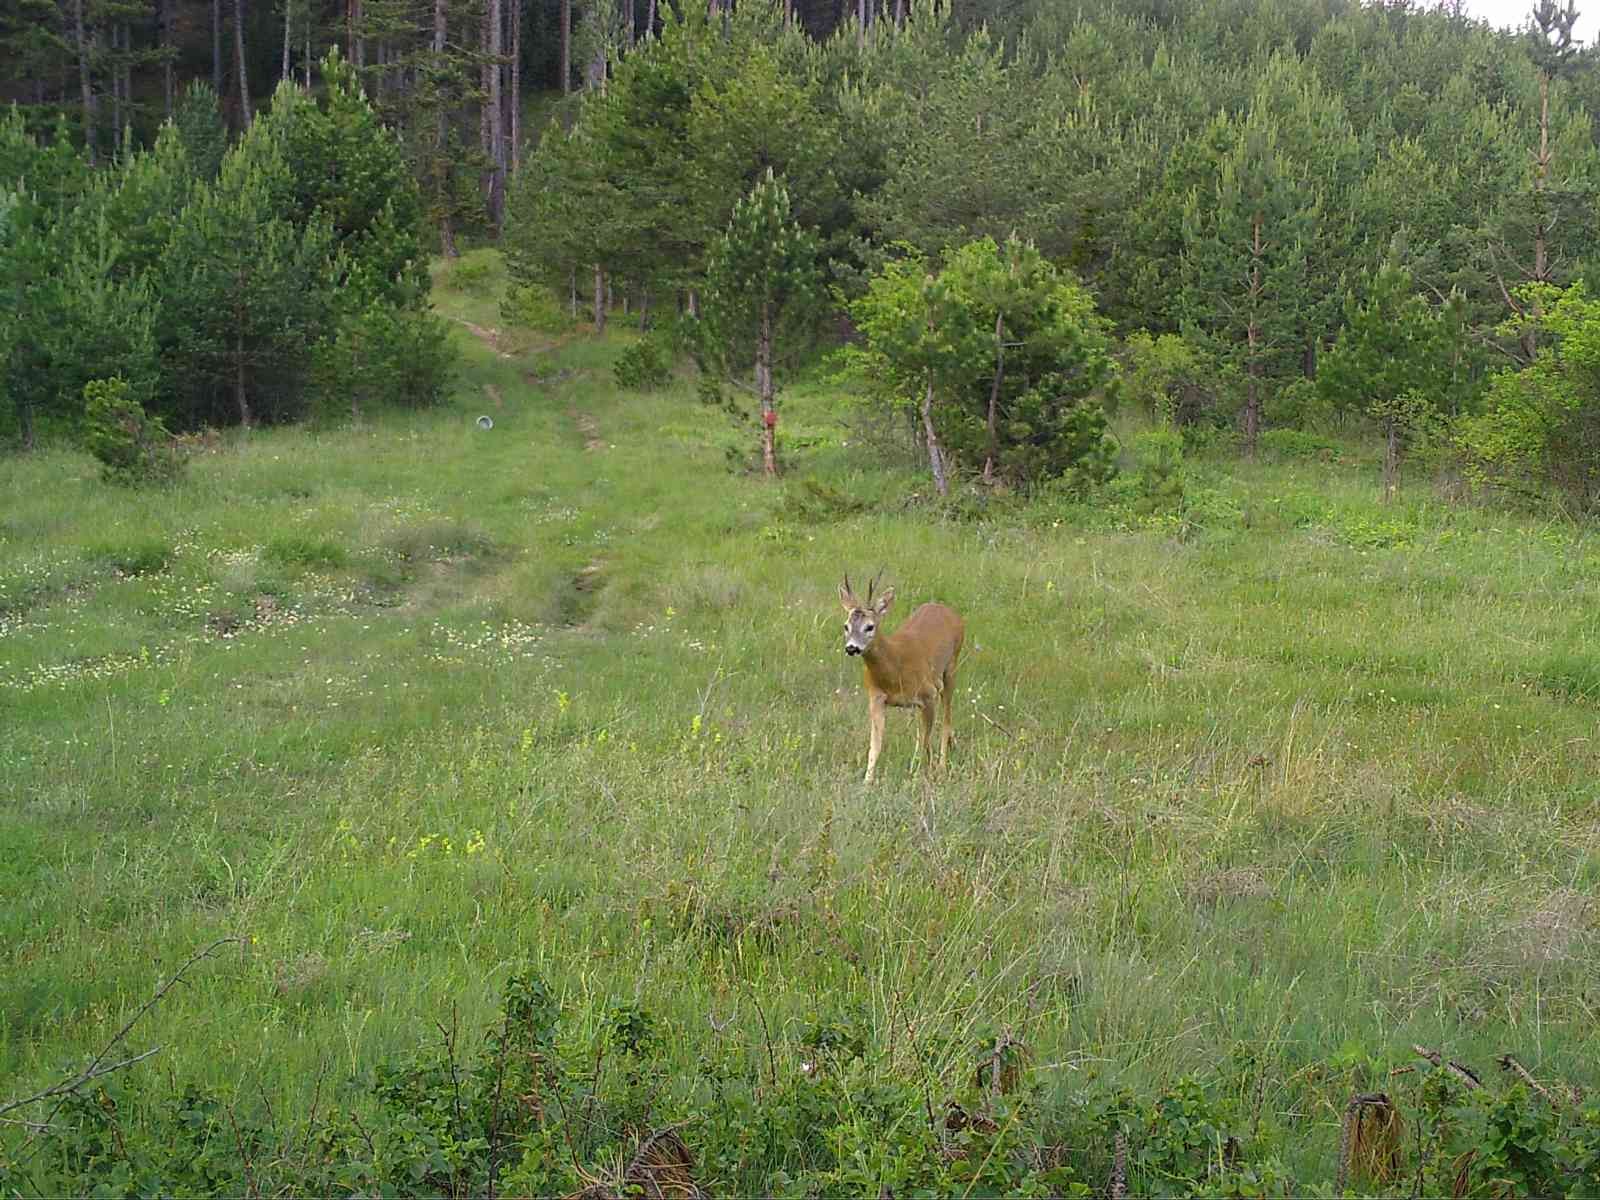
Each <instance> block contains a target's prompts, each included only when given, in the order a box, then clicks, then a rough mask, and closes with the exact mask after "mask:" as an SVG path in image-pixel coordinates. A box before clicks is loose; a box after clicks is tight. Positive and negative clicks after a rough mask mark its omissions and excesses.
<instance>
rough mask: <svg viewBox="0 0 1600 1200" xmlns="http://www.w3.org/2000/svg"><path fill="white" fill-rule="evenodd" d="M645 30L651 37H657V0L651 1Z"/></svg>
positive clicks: (645, 19)
mask: <svg viewBox="0 0 1600 1200" xmlns="http://www.w3.org/2000/svg"><path fill="white" fill-rule="evenodd" d="M644 29H645V32H646V33H648V34H650V35H651V36H654V35H655V31H656V0H650V7H649V8H648V9H646V10H645V18H644Z"/></svg>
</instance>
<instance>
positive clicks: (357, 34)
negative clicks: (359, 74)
mask: <svg viewBox="0 0 1600 1200" xmlns="http://www.w3.org/2000/svg"><path fill="white" fill-rule="evenodd" d="M346 19H347V20H348V21H349V23H350V33H349V46H348V50H349V58H350V61H351V62H352V63H353V64H355V68H356V70H358V71H359V70H361V69H362V68H364V67H365V66H366V65H367V34H366V14H365V13H364V12H362V10H361V0H350V7H349V10H348V12H347V15H346Z"/></svg>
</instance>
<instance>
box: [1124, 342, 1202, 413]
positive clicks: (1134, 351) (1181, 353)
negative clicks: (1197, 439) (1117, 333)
mask: <svg viewBox="0 0 1600 1200" xmlns="http://www.w3.org/2000/svg"><path fill="white" fill-rule="evenodd" d="M1123 362H1124V372H1125V373H1124V384H1123V387H1124V391H1125V394H1126V396H1127V398H1128V400H1129V401H1130V402H1132V403H1134V404H1137V405H1138V406H1139V407H1140V408H1142V409H1143V410H1144V413H1145V415H1146V416H1147V417H1149V418H1150V420H1152V421H1161V422H1166V423H1169V424H1172V425H1179V426H1182V425H1193V424H1196V423H1197V422H1200V421H1203V420H1206V419H1209V418H1214V417H1215V415H1216V413H1217V411H1218V407H1219V406H1218V397H1219V395H1220V394H1221V392H1222V373H1221V371H1220V370H1219V368H1218V367H1217V364H1216V362H1215V360H1213V359H1212V357H1211V356H1210V355H1209V354H1208V353H1207V352H1206V351H1205V349H1204V348H1203V347H1201V346H1199V345H1197V344H1196V343H1194V342H1192V341H1190V340H1189V339H1187V338H1184V337H1180V336H1179V335H1178V334H1175V333H1164V334H1162V335H1161V336H1160V337H1155V338H1152V337H1151V336H1150V335H1149V334H1148V333H1145V332H1144V331H1143V330H1140V331H1138V332H1137V333H1134V334H1132V335H1130V336H1129V338H1128V341H1127V346H1126V349H1125V351H1124V355H1123Z"/></svg>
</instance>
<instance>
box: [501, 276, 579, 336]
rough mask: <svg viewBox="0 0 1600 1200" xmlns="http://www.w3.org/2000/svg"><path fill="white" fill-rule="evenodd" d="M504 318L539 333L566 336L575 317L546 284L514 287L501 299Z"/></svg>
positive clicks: (512, 323) (517, 285)
mask: <svg viewBox="0 0 1600 1200" xmlns="http://www.w3.org/2000/svg"><path fill="white" fill-rule="evenodd" d="M500 319H501V320H503V321H505V322H507V323H508V324H511V325H520V326H522V328H524V329H532V330H535V331H536V332H538V333H566V332H567V330H569V329H571V328H572V314H571V313H570V312H568V311H567V307H566V305H564V304H562V303H561V300H560V299H559V298H558V297H557V296H556V294H555V293H554V292H552V291H551V290H550V289H549V288H547V287H545V286H544V285H543V284H538V283H530V284H513V285H512V286H511V287H510V288H508V289H507V290H506V294H505V295H504V296H503V297H501V299H500Z"/></svg>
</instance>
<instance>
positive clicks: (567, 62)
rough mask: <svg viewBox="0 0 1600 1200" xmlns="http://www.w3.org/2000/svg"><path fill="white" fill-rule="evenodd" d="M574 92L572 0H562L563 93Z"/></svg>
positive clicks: (564, 94)
mask: <svg viewBox="0 0 1600 1200" xmlns="http://www.w3.org/2000/svg"><path fill="white" fill-rule="evenodd" d="M571 92H572V0H561V94H562V95H563V96H566V95H570V94H571Z"/></svg>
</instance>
